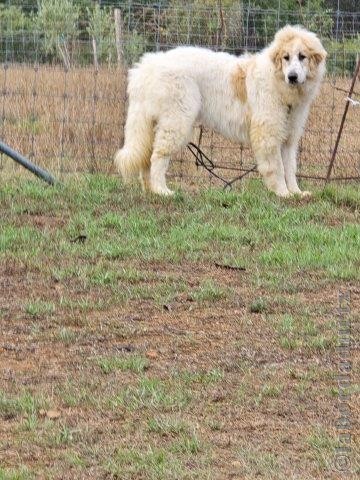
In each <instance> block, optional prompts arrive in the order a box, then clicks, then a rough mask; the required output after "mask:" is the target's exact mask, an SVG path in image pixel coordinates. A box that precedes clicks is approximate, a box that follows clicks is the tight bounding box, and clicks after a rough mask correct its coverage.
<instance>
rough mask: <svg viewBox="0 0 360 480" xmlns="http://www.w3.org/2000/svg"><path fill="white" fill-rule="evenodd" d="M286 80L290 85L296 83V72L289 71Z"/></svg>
mask: <svg viewBox="0 0 360 480" xmlns="http://www.w3.org/2000/svg"><path fill="white" fill-rule="evenodd" d="M288 80H289V83H291V85H295V84H296V83H298V74H297V73H289V75H288Z"/></svg>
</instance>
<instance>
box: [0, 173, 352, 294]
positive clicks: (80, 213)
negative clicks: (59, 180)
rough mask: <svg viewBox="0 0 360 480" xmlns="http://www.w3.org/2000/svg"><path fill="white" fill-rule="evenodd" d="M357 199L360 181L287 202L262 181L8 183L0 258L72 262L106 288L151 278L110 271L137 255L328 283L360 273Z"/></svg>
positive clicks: (211, 287) (203, 288)
mask: <svg viewBox="0 0 360 480" xmlns="http://www.w3.org/2000/svg"><path fill="white" fill-rule="evenodd" d="M339 199H340V200H339ZM349 204H350V205H352V206H354V205H355V206H357V205H358V204H359V193H358V189H357V188H356V187H353V188H351V187H348V188H346V189H345V188H344V189H342V187H339V189H338V190H335V189H334V188H333V187H332V189H327V190H326V191H325V192H320V193H319V194H317V195H315V197H314V199H313V200H312V201H310V202H309V203H303V202H301V201H300V200H298V201H296V200H292V201H289V202H286V201H283V200H279V199H277V198H276V197H274V196H273V195H271V194H270V193H268V192H267V191H266V190H265V189H264V188H263V186H262V185H261V184H260V183H259V182H257V181H254V182H252V183H249V184H248V188H247V189H244V190H242V191H239V192H224V191H220V190H202V191H200V192H199V193H198V194H196V195H193V194H191V195H186V194H184V195H181V196H179V197H178V198H177V199H174V200H171V199H170V200H169V199H166V200H164V199H160V198H157V197H153V196H152V197H147V196H145V195H143V194H141V193H140V192H139V191H138V190H130V189H128V188H125V187H120V186H119V184H118V181H117V180H116V179H114V178H107V177H103V176H93V177H84V178H81V179H77V180H76V181H75V180H74V181H72V180H69V181H67V182H66V183H65V185H64V186H62V187H60V186H58V187H53V188H49V187H47V186H45V185H43V184H42V183H40V182H37V181H28V180H23V181H17V182H13V183H9V184H7V185H6V186H3V187H1V191H0V208H1V209H2V210H4V211H5V212H6V214H5V215H4V219H3V225H2V229H1V232H0V255H5V254H6V255H7V256H9V255H11V256H13V257H15V258H19V259H21V260H25V261H28V262H30V261H34V260H36V261H37V262H38V263H40V264H42V265H43V266H44V267H45V268H46V269H49V267H51V268H53V269H59V268H60V269H61V268H62V269H63V268H64V265H63V264H64V263H67V262H65V260H66V259H67V258H68V259H71V260H72V262H71V263H72V266H71V268H72V272H73V273H71V272H69V273H70V277H71V275H74V274H75V275H80V276H83V277H86V278H87V282H88V283H90V284H93V285H98V286H104V287H107V286H110V285H112V286H113V285H114V284H119V283H120V285H121V283H122V282H126V283H127V284H139V283H141V282H144V281H147V280H148V278H147V276H148V275H149V274H151V273H152V272H151V270H149V271H146V270H144V269H143V268H142V269H141V270H140V269H139V268H137V267H136V266H132V267H131V268H129V266H125V267H123V266H121V265H120V266H119V267H118V268H114V266H113V268H109V267H111V262H112V261H114V260H115V261H118V262H121V261H124V260H137V259H139V257H141V259H142V262H145V264H146V262H154V261H162V260H167V261H180V260H188V261H207V262H209V261H224V263H225V262H228V260H229V258H231V259H232V260H233V262H234V263H235V264H239V265H244V266H245V267H248V270H251V271H254V272H255V268H254V267H256V269H257V270H259V269H260V270H261V271H263V272H264V274H263V275H265V272H266V274H267V275H269V274H270V273H269V272H270V271H271V272H272V273H271V275H272V276H273V277H275V278H278V277H279V275H281V273H282V271H284V270H286V271H287V272H288V274H289V273H290V272H294V273H296V272H302V274H303V275H306V272H308V271H309V270H313V271H317V272H319V274H322V275H325V276H326V277H327V278H328V279H329V280H330V279H359V275H360V274H359V271H360V269H359V260H358V251H359V246H360V231H359V226H358V222H357V220H358V210H357V209H353V210H351V211H350V213H349V212H347V215H346V220H345V219H344V212H343V210H344V208H345V209H348V208H349V207H348V205H349ZM55 205H56V208H55ZM223 205H226V208H224V207H223ZM356 208H357V207H356ZM24 211H26V212H31V211H36V212H42V213H43V214H44V215H49V214H51V215H54V214H55V215H58V218H59V220H61V221H62V222H64V223H65V224H64V225H59V226H58V227H57V228H52V229H47V228H45V229H42V228H41V229H40V228H37V227H35V226H33V225H31V216H30V218H29V224H24V220H22V224H21V225H18V224H17V222H16V215H18V214H19V212H24ZM21 215H23V216H24V213H21ZM334 219H335V220H336V221H337V224H336V222H335V225H334ZM25 223H26V222H25ZM79 234H84V235H86V239H85V241H84V242H83V243H82V242H74V241H72V240H74V238H76V237H77V235H79ZM84 261H86V263H84ZM89 261H90V262H91V263H93V262H94V263H93V265H91V264H90V265H89ZM108 262H109V263H108ZM65 268H69V265H66V266H65ZM84 268H85V271H83V269H84ZM89 269H90V270H89ZM60 271H61V270H60ZM76 272H78V274H76ZM62 278H66V275H65V276H63V277H62ZM131 295H132V294H131V293H130V296H131ZM193 295H194V298H195V299H196V301H197V299H198V301H200V302H201V301H209V300H210V301H217V300H218V299H220V298H223V297H226V295H227V294H226V289H225V290H224V286H223V285H216V284H215V283H214V282H212V281H210V280H207V281H204V283H202V284H201V285H200V287H199V288H198V289H196V290H195V292H193Z"/></svg>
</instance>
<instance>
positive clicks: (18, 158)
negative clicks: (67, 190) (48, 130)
mask: <svg viewBox="0 0 360 480" xmlns="http://www.w3.org/2000/svg"><path fill="white" fill-rule="evenodd" d="M0 152H1V153H5V155H7V156H8V157H10V158H12V159H13V160H15V162H17V163H20V165H22V166H23V167H25V168H26V169H27V170H30V172H31V173H33V174H34V175H36V176H37V177H39V178H41V179H42V180H44V181H45V182H47V183H48V184H50V185H54V184H55V183H56V180H55V178H54V177H52V176H51V175H50V173H49V172H47V171H46V170H43V169H42V168H40V167H38V166H37V165H35V164H34V163H32V162H30V160H28V159H27V158H25V157H24V156H23V155H21V154H20V153H19V152H16V151H15V150H13V149H12V148H11V147H9V146H8V145H6V144H5V143H3V142H0Z"/></svg>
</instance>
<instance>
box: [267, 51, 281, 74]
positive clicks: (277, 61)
mask: <svg viewBox="0 0 360 480" xmlns="http://www.w3.org/2000/svg"><path fill="white" fill-rule="evenodd" d="M269 53H270V59H271V61H272V62H273V64H274V65H275V69H276V70H281V67H282V56H283V51H282V48H279V47H278V46H277V45H274V46H273V47H272V48H271V49H270V52H269Z"/></svg>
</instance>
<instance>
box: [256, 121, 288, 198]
mask: <svg viewBox="0 0 360 480" xmlns="http://www.w3.org/2000/svg"><path fill="white" fill-rule="evenodd" d="M250 135H251V144H252V148H253V151H254V155H255V159H256V163H257V167H258V171H259V172H260V174H261V175H262V177H263V180H264V183H265V185H266V186H267V188H268V189H269V190H271V191H272V192H275V193H276V195H278V196H279V197H287V196H289V195H290V192H289V189H288V187H287V185H286V181H285V171H284V165H283V161H282V158H281V146H280V143H279V141H278V138H279V135H277V134H276V133H275V132H272V131H271V129H270V128H266V126H264V125H263V124H260V125H259V124H258V125H256V124H254V123H253V125H252V128H251V132H250Z"/></svg>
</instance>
